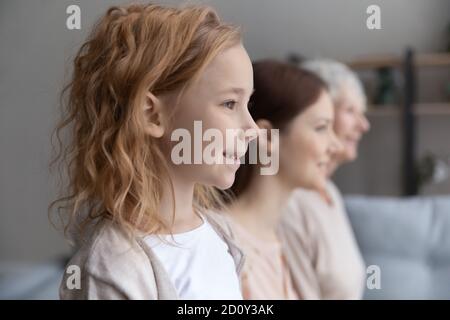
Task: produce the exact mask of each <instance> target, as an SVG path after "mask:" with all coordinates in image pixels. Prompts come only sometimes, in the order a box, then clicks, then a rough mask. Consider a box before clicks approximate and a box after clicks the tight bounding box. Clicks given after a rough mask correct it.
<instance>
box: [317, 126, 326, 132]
mask: <svg viewBox="0 0 450 320" xmlns="http://www.w3.org/2000/svg"><path fill="white" fill-rule="evenodd" d="M326 130H327V125H321V126H318V127H316V131H317V132H323V131H326Z"/></svg>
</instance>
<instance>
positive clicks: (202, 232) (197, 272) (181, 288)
mask: <svg viewBox="0 0 450 320" xmlns="http://www.w3.org/2000/svg"><path fill="white" fill-rule="evenodd" d="M202 220H203V223H202V224H201V225H200V226H199V227H196V228H195V229H193V230H190V231H187V232H182V233H176V234H173V235H164V236H162V235H149V236H147V237H145V238H144V241H145V242H146V244H148V245H149V247H150V248H151V249H152V250H153V252H154V253H155V255H156V257H158V259H159V261H160V262H161V263H162V265H163V266H164V269H165V270H166V271H167V273H168V275H169V278H170V280H171V282H172V283H173V285H174V286H175V289H176V291H177V293H178V297H179V298H180V299H189V300H194V299H195V300H196V299H202V300H242V293H241V288H240V282H239V278H238V275H237V273H236V269H235V264H234V261H233V257H232V256H231V254H230V253H229V252H228V247H227V244H226V243H225V241H223V240H222V239H221V238H220V236H219V235H218V234H217V232H216V231H215V230H214V228H213V227H212V226H211V224H210V223H209V222H208V221H207V220H206V219H205V218H204V217H203V216H202Z"/></svg>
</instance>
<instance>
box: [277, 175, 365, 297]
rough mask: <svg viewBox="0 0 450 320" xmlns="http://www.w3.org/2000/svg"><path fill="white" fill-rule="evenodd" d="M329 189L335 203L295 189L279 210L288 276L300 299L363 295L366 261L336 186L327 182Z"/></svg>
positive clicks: (314, 193) (311, 192) (313, 193)
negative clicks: (280, 210) (286, 203)
mask: <svg viewBox="0 0 450 320" xmlns="http://www.w3.org/2000/svg"><path fill="white" fill-rule="evenodd" d="M327 189H328V192H329V194H330V195H331V198H332V199H333V202H334V206H331V207H330V206H328V205H327V204H326V203H325V201H324V200H322V198H321V197H320V196H319V195H318V193H316V192H314V191H309V190H303V189H298V190H296V191H294V192H293V194H292V195H291V197H290V201H289V203H288V205H287V207H286V208H285V209H284V211H283V215H282V221H281V225H280V235H281V238H282V241H283V244H284V250H285V255H286V259H287V262H288V265H289V268H290V271H291V276H292V280H293V283H294V286H295V288H296V290H297V292H298V293H299V294H300V297H301V299H361V298H362V295H363V291H364V285H365V276H366V273H365V264H364V261H363V259H362V256H361V253H360V252H359V248H358V245H357V243H356V240H355V238H354V234H353V230H352V228H351V225H350V222H349V220H348V217H347V213H346V212H345V208H344V205H343V201H342V196H341V195H340V193H339V190H338V189H337V188H336V186H335V185H334V184H333V183H332V182H331V181H330V182H329V183H328V186H327Z"/></svg>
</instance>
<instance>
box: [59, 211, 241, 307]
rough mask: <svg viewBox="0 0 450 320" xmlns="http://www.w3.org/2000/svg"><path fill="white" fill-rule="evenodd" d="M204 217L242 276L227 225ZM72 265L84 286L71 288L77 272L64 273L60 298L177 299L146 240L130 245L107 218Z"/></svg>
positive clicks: (218, 218) (213, 217)
mask: <svg viewBox="0 0 450 320" xmlns="http://www.w3.org/2000/svg"><path fill="white" fill-rule="evenodd" d="M205 216H206V218H207V220H208V222H209V223H210V224H211V226H212V227H213V228H214V229H215V230H216V232H217V233H218V234H219V236H221V238H222V239H223V240H224V241H225V243H226V244H227V245H228V248H229V253H230V254H231V256H232V257H233V260H234V262H235V265H236V272H237V273H238V274H239V273H240V271H241V268H242V265H243V262H244V257H243V254H242V251H241V250H240V249H239V248H238V247H237V246H236V245H235V243H234V241H233V235H232V232H231V229H230V228H229V226H228V223H227V222H226V221H225V220H224V219H223V217H221V216H220V215H219V214H216V213H210V212H209V213H208V214H205ZM71 265H75V266H78V267H79V268H80V271H81V283H80V284H81V286H80V288H79V289H76V288H73V289H69V288H70V286H69V287H68V286H67V284H68V283H69V284H70V283H71V281H72V280H73V275H74V273H72V271H70V272H65V273H64V276H63V279H62V282H61V285H60V290H59V295H60V298H61V299H76V300H79V299H136V300H138V299H146V300H147V299H149V300H150V299H151V300H155V299H159V300H173V299H178V296H177V293H176V290H175V288H174V286H173V284H172V282H171V281H170V279H169V276H168V274H167V272H166V271H165V269H164V267H163V266H162V264H161V262H160V261H159V260H158V259H157V257H156V256H155V254H154V253H153V252H152V250H151V249H150V247H149V246H148V245H146V243H145V242H144V241H143V237H141V236H136V237H135V238H134V239H133V240H132V241H131V242H130V241H129V240H128V238H127V237H126V236H125V234H124V233H123V232H121V230H120V229H119V228H118V226H117V225H115V224H114V223H112V222H111V221H108V220H106V219H104V221H102V222H101V223H100V224H99V225H98V227H96V228H95V231H94V232H93V234H92V236H91V237H90V238H89V240H88V241H87V242H85V243H84V244H83V245H82V246H81V247H80V249H79V250H78V251H77V253H76V254H75V255H74V256H73V257H72V259H71V260H70V262H69V263H68V265H67V267H69V266H71ZM66 270H67V269H66ZM72 287H73V286H72Z"/></svg>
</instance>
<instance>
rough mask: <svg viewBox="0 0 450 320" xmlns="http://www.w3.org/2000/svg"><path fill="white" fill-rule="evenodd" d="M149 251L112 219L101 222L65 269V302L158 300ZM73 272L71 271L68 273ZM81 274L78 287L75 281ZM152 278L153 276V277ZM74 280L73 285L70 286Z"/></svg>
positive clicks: (63, 295) (62, 296) (63, 289)
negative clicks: (78, 300)
mask: <svg viewBox="0 0 450 320" xmlns="http://www.w3.org/2000/svg"><path fill="white" fill-rule="evenodd" d="M153 259H154V257H153V256H152V254H151V252H150V250H149V249H148V248H146V247H145V245H144V243H143V241H140V239H139V238H131V237H129V236H128V235H127V234H126V233H125V232H124V231H123V230H122V229H121V228H120V227H119V226H117V225H116V224H115V223H113V222H112V221H109V220H106V219H105V220H104V221H101V222H99V224H98V225H97V226H96V227H95V228H94V230H93V231H92V233H91V234H90V236H89V238H87V239H86V240H85V241H83V243H81V245H80V247H79V248H78V250H77V251H76V253H75V254H74V256H73V257H72V259H71V260H70V261H69V263H68V264H67V266H66V269H65V273H64V276H63V280H62V283H61V286H60V297H61V298H62V299H155V298H156V297H158V290H157V287H156V278H155V277H156V276H157V275H155V273H156V272H158V270H157V269H156V270H155V268H154V265H153V263H152V262H153ZM69 271H70V272H69ZM74 271H78V272H79V273H80V276H81V279H80V281H79V288H77V287H76V286H75V287H74V284H76V282H73V280H74V278H73V276H74V274H75V273H74ZM152 275H153V276H152ZM71 281H72V282H73V283H71Z"/></svg>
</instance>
